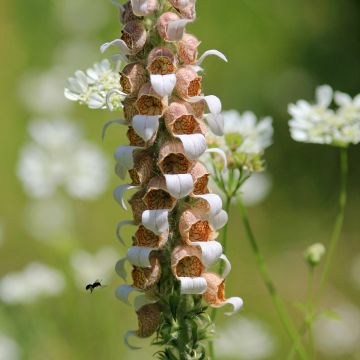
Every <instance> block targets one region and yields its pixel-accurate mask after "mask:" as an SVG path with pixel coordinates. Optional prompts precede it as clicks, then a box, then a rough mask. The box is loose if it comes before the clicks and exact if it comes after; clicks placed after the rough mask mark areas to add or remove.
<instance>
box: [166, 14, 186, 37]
mask: <svg viewBox="0 0 360 360" xmlns="http://www.w3.org/2000/svg"><path fill="white" fill-rule="evenodd" d="M190 22H192V20H189V19H179V20H174V21H170V22H169V23H168V26H167V37H168V39H169V41H180V40H181V39H182V37H183V35H184V31H185V26H186V25H187V24H188V23H190Z"/></svg>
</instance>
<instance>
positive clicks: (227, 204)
mask: <svg viewBox="0 0 360 360" xmlns="http://www.w3.org/2000/svg"><path fill="white" fill-rule="evenodd" d="M231 199H232V196H230V195H228V194H227V195H226V201H225V211H226V212H227V214H228V217H229V218H230V204H231ZM227 236H228V222H227V223H226V225H225V226H224V228H223V232H222V239H221V245H222V247H223V252H224V253H226V245H227ZM223 271H224V263H223V262H222V261H221V262H220V265H219V274H222V272H223ZM216 314H217V310H216V309H215V308H213V309H212V311H211V315H210V318H211V321H212V322H215V319H216ZM209 355H210V359H211V360H215V349H214V341H213V340H210V341H209Z"/></svg>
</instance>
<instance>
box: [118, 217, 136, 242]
mask: <svg viewBox="0 0 360 360" xmlns="http://www.w3.org/2000/svg"><path fill="white" fill-rule="evenodd" d="M124 225H135V222H134V220H122V221H120V222H119V223H118V224H117V226H116V237H117V239H118V240H119V241H120V242H121V243H122V244H123V245H125V242H124V240H123V238H122V237H121V235H120V230H121V228H122V227H123V226H124Z"/></svg>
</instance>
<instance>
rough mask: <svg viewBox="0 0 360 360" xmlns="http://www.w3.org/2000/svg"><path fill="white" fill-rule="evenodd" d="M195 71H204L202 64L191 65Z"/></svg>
mask: <svg viewBox="0 0 360 360" xmlns="http://www.w3.org/2000/svg"><path fill="white" fill-rule="evenodd" d="M189 66H190V67H191V68H192V69H193V70H194V71H195V72H197V73H198V72H202V71H204V69H203V68H202V67H201V66H198V65H189Z"/></svg>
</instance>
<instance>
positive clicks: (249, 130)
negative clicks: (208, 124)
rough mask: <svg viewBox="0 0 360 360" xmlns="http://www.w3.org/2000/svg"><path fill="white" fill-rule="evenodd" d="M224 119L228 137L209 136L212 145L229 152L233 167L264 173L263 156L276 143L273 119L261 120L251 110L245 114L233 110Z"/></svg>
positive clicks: (229, 162) (230, 162)
mask: <svg viewBox="0 0 360 360" xmlns="http://www.w3.org/2000/svg"><path fill="white" fill-rule="evenodd" d="M223 119H224V133H225V136H223V137H218V136H213V135H208V137H207V142H208V144H209V146H214V147H220V148H221V149H223V150H224V151H225V153H226V156H227V158H228V165H229V168H234V169H243V170H246V171H249V172H258V171H262V170H263V167H264V166H263V165H264V164H263V159H262V156H263V154H264V151H265V149H266V148H267V147H269V146H270V145H271V144H272V136H273V132H274V130H273V127H272V118H271V117H265V118H263V119H260V120H259V121H258V120H257V118H256V116H255V114H254V113H252V112H251V111H246V112H244V113H243V114H242V115H241V114H239V113H238V112H237V111H236V110H229V111H225V112H223Z"/></svg>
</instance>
